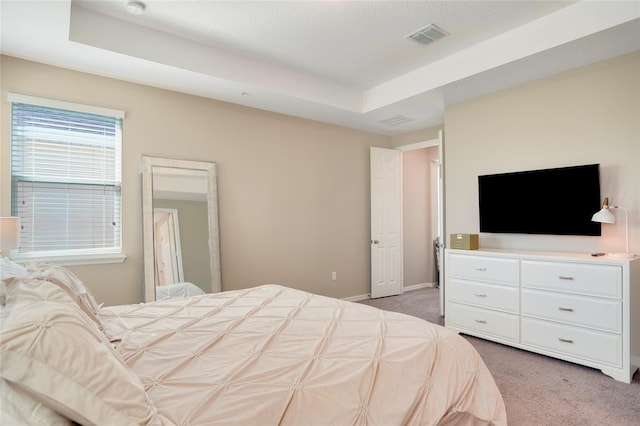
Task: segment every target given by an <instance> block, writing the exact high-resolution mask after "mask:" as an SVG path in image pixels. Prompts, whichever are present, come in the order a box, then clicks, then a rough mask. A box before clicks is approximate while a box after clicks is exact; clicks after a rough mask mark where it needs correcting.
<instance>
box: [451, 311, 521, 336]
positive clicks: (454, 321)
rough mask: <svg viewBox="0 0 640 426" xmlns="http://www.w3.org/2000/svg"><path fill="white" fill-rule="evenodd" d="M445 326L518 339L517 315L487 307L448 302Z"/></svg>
mask: <svg viewBox="0 0 640 426" xmlns="http://www.w3.org/2000/svg"><path fill="white" fill-rule="evenodd" d="M445 319H446V321H447V324H446V325H447V327H453V328H460V329H466V330H474V331H478V332H480V333H482V334H487V335H491V336H495V337H499V338H502V339H506V340H511V341H513V342H517V341H518V316H517V315H512V314H506V313H503V312H497V311H491V310H488V309H481V308H474V307H472V306H466V305H460V304H458V303H449V304H448V305H447V315H446V317H445Z"/></svg>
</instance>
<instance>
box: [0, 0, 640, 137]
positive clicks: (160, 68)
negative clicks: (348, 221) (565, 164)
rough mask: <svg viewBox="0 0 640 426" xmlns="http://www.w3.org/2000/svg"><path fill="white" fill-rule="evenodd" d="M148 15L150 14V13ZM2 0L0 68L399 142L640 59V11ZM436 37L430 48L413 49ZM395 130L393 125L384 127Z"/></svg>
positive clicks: (528, 5) (526, 5)
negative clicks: (421, 34)
mask: <svg viewBox="0 0 640 426" xmlns="http://www.w3.org/2000/svg"><path fill="white" fill-rule="evenodd" d="M143 1H144V0H143ZM144 3H145V5H146V10H145V13H144V14H143V15H140V16H135V15H131V14H129V13H128V12H127V9H126V1H123V0H111V1H85V0H82V1H79V0H74V1H69V0H64V1H62V0H61V1H12V0H0V19H1V21H0V24H1V38H0V45H1V51H2V53H3V54H6V55H11V56H16V57H20V58H24V59H29V60H34V61H39V62H43V63H46V64H51V65H56V66H62V67H66V68H70V69H75V70H80V71H84V72H89V73H94V74H98V75H103V76H107V77H113V78H118V79H122V80H126V81H132V82H136V83H142V84H148V85H151V86H156V87H162V88H166V89H171V90H176V91H181V92H185V93H191V94H196V95H199V96H204V97H209V98H213V99H219V100H223V101H226V102H233V103H237V104H242V105H247V106H251V107H255V108H261V109H265V110H270V111H275V112H280V113H284V114H289V115H294V116H298V117H304V118H310V119H314V120H319V121H323V122H328V123H335V124H338V125H342V126H347V127H352V128H356V129H362V130H368V131H372V132H376V133H381V134H386V135H395V134H401V133H406V132H409V131H412V130H417V129H422V128H426V127H431V126H434V125H438V124H442V123H443V121H444V107H445V105H447V104H451V103H454V102H458V101H461V100H464V99H468V98H471V97H474V96H478V95H481V94H485V93H489V92H491V91H495V90H499V89H502V88H506V87H509V86H512V85H515V84H520V83H523V82H526V81H530V80H532V79H536V78H541V77H544V76H547V75H550V74H553V73H557V72H561V71H564V70H568V69H571V68H574V67H577V66H582V65H586V64H589V63H592V62H595V61H598V60H602V59H606V58H610V57H613V56H617V55H620V54H624V53H628V52H631V51H636V50H640V1H637V0H635V1H604V0H603V1H580V2H575V1H540V0H538V1H519V0H512V1H484V0H483V1H454V0H449V1H213V0H209V1H203V0H182V1H167V0H146V1H144ZM430 23H434V24H436V25H437V26H439V27H440V28H442V29H444V30H445V31H447V32H448V33H449V35H448V36H447V37H445V38H443V39H441V40H438V41H437V42H435V43H433V44H430V45H428V46H424V45H420V44H417V43H416V42H414V41H411V40H407V39H406V38H405V36H406V35H408V34H409V33H411V32H413V31H415V30H417V29H420V28H422V27H424V26H426V25H428V24H430ZM385 121H391V123H388V122H387V123H385Z"/></svg>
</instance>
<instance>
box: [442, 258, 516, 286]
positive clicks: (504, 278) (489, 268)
mask: <svg viewBox="0 0 640 426" xmlns="http://www.w3.org/2000/svg"><path fill="white" fill-rule="evenodd" d="M448 260H449V263H448V265H447V268H449V271H450V275H451V276H455V277H459V278H466V279H471V280H478V281H490V282H496V283H502V284H509V285H514V286H517V285H518V275H519V272H518V271H519V268H518V260H517V259H502V258H499V257H482V256H465V255H461V254H452V255H450V256H449V259H448Z"/></svg>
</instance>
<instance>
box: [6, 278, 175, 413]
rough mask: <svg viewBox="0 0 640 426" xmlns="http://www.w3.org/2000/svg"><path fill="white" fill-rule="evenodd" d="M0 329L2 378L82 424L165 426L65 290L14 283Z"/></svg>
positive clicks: (134, 379)
mask: <svg viewBox="0 0 640 426" xmlns="http://www.w3.org/2000/svg"><path fill="white" fill-rule="evenodd" d="M1 316H2V318H1V321H0V333H1V334H2V340H1V341H0V359H2V362H1V363H0V377H2V378H4V379H5V380H7V381H9V382H11V385H12V386H15V387H16V388H17V389H19V390H20V391H22V392H24V393H25V394H27V395H29V396H30V397H31V398H33V399H35V400H36V401H39V402H41V403H42V404H44V405H46V406H47V407H49V408H51V409H52V410H54V411H56V412H58V413H60V414H61V415H63V416H64V417H67V418H69V419H71V420H73V421H75V422H77V423H80V424H98V425H110V424H113V425H134V424H138V425H139V424H145V425H153V424H162V423H164V421H163V420H164V419H163V418H160V417H159V416H158V415H157V413H156V410H155V407H154V406H153V404H152V403H151V402H150V401H149V399H148V397H147V394H146V392H145V389H144V386H143V385H142V383H141V381H140V379H139V378H138V376H136V374H135V373H134V372H133V371H131V370H130V369H129V368H128V367H127V365H126V364H125V363H124V361H123V360H122V358H121V357H120V355H119V354H118V353H117V352H116V350H115V349H114V348H113V347H112V346H111V345H110V343H109V342H108V341H107V339H106V337H105V336H104V334H103V333H102V332H101V331H100V330H99V329H98V327H97V325H96V323H95V322H94V321H92V320H91V319H89V318H88V317H87V315H86V314H85V313H84V312H83V311H82V310H81V309H80V308H79V307H78V305H77V303H76V302H75V301H73V300H72V299H71V298H70V297H69V295H68V294H67V293H66V292H65V290H63V289H62V288H60V287H58V286H56V285H55V284H52V283H50V282H48V281H44V280H35V279H29V278H25V279H17V280H14V281H13V282H12V283H11V284H10V285H9V286H8V287H7V302H6V306H5V308H4V309H3V311H2V315H1Z"/></svg>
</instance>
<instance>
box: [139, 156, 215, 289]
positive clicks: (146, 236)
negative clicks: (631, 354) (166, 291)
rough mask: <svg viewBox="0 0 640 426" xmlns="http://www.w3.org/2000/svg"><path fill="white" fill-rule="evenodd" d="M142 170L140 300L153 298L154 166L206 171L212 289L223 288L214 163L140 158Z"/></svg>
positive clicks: (148, 157)
mask: <svg viewBox="0 0 640 426" xmlns="http://www.w3.org/2000/svg"><path fill="white" fill-rule="evenodd" d="M140 163H141V172H142V222H143V229H142V233H143V253H144V294H143V300H144V301H145V302H151V301H154V300H156V285H155V266H154V260H155V259H154V255H155V254H154V235H153V234H154V232H153V228H154V226H153V168H154V167H168V168H177V169H183V170H197V171H204V172H206V173H207V211H208V219H209V254H210V257H211V262H210V267H211V277H212V283H211V291H212V292H213V293H218V292H220V291H222V274H221V269H220V227H219V223H218V186H217V183H218V176H217V166H216V163H214V162H208V161H192V160H179V159H173V158H162V157H150V156H146V155H143V156H142V157H141V161H140Z"/></svg>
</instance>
